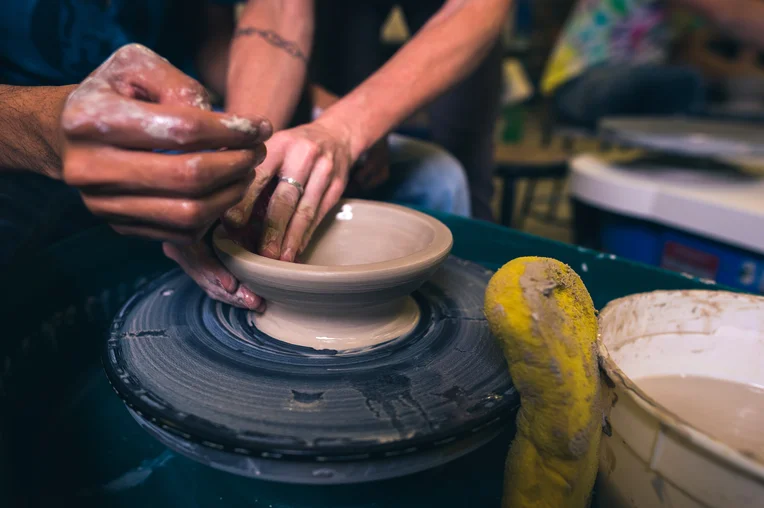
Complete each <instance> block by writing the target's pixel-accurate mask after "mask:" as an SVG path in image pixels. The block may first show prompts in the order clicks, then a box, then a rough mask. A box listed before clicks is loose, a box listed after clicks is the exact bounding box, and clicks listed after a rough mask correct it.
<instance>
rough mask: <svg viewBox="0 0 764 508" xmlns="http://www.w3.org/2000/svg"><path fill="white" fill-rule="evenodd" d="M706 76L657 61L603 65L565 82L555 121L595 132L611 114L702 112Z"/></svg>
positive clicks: (559, 92)
mask: <svg viewBox="0 0 764 508" xmlns="http://www.w3.org/2000/svg"><path fill="white" fill-rule="evenodd" d="M704 99H705V86H704V82H703V78H702V77H701V75H700V74H699V73H698V72H697V71H695V70H694V69H691V68H688V67H680V66H675V65H658V64H642V65H628V64H604V65H600V66H597V67H593V68H591V69H589V70H587V71H585V72H584V73H583V74H581V75H580V76H578V77H577V78H574V79H572V80H571V81H569V82H568V83H565V84H564V85H562V86H561V87H560V88H559V89H558V90H557V91H556V92H555V94H554V109H555V119H556V120H557V121H558V122H559V123H560V124H562V125H568V126H572V127H582V128H586V129H591V130H594V129H596V128H597V124H598V123H599V121H600V120H601V119H602V118H605V117H609V116H639V115H680V114H690V113H696V112H699V111H700V110H701V109H702V107H703V103H704Z"/></svg>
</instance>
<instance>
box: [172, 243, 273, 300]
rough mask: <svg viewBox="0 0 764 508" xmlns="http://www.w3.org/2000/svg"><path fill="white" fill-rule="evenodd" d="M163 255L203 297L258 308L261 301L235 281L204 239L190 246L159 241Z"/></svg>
mask: <svg viewBox="0 0 764 508" xmlns="http://www.w3.org/2000/svg"><path fill="white" fill-rule="evenodd" d="M163 250H164V253H165V255H166V256H167V257H168V258H170V259H172V260H173V261H175V262H176V263H178V264H179V265H180V267H181V268H183V271H185V272H186V273H187V274H188V275H189V276H190V277H191V278H192V279H194V282H196V283H197V284H198V285H199V287H201V288H202V289H203V290H204V292H205V293H207V296H209V297H210V298H212V299H213V300H218V301H220V302H223V303H227V304H229V305H233V306H234V307H241V308H244V309H249V310H256V311H262V310H263V309H264V307H265V302H263V300H262V298H260V297H259V296H257V295H255V294H254V293H253V292H252V291H250V290H249V289H247V288H246V287H244V286H242V285H240V284H239V281H238V280H236V277H234V276H233V274H232V273H231V272H229V271H228V270H226V268H225V267H224V266H223V265H222V264H221V263H220V261H219V260H218V258H217V256H215V253H214V252H213V250H212V247H211V246H210V245H209V243H207V242H206V241H205V240H202V241H200V242H198V243H196V244H193V245H183V246H177V245H174V244H172V243H169V242H165V243H164V244H163Z"/></svg>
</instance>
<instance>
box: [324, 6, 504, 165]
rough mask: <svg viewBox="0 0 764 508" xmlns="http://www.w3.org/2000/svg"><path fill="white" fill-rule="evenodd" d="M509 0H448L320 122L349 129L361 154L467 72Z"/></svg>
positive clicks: (488, 43)
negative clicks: (400, 47) (398, 49)
mask: <svg viewBox="0 0 764 508" xmlns="http://www.w3.org/2000/svg"><path fill="white" fill-rule="evenodd" d="M510 5H511V0H473V1H470V0H449V1H448V2H446V4H445V5H444V6H443V7H442V8H441V10H440V11H439V12H438V13H437V14H436V15H435V16H433V18H432V19H430V21H428V22H427V24H426V25H425V26H424V27H422V29H421V30H420V31H419V32H418V33H417V34H416V35H415V36H414V37H413V38H412V39H411V41H410V42H408V43H407V44H406V45H405V46H404V47H403V48H402V49H401V50H400V51H398V53H397V54H396V55H395V56H394V57H393V58H392V59H391V60H390V61H389V62H387V64H385V65H384V66H383V67H382V68H381V69H380V70H379V71H377V72H376V73H374V74H373V75H372V76H371V77H369V78H368V79H367V80H366V81H364V82H363V83H362V84H361V85H360V86H358V87H357V88H356V89H355V90H353V91H352V92H351V93H350V94H348V95H347V96H345V97H344V98H343V99H341V100H340V101H339V102H337V104H335V105H334V106H332V107H331V108H329V109H328V110H327V111H325V112H324V114H323V116H322V121H325V122H330V123H333V124H335V125H337V126H338V128H339V127H340V126H344V127H345V128H347V129H348V135H349V136H350V138H351V153H352V156H353V157H358V156H359V155H360V154H361V153H362V152H364V151H365V150H367V149H368V148H369V147H370V146H371V145H373V144H374V143H375V142H376V141H377V140H378V139H379V138H380V137H382V136H384V135H385V134H386V133H387V132H389V131H390V130H391V129H393V128H394V127H395V126H397V125H398V124H400V123H401V122H403V121H404V120H405V119H406V118H407V117H408V116H410V115H411V114H412V113H414V112H415V111H416V110H417V109H419V108H420V107H421V106H423V105H425V104H427V103H428V102H430V101H432V100H433V99H435V98H436V97H437V96H438V95H440V94H441V93H443V92H444V91H446V90H447V89H448V88H450V87H451V86H452V85H454V84H455V83H457V82H458V81H460V80H461V79H462V78H464V77H465V76H467V75H468V74H469V73H470V72H471V71H472V70H474V69H475V67H476V66H477V65H478V64H479V63H480V61H481V60H482V59H483V58H484V57H485V56H486V55H487V54H488V52H489V51H490V49H491V48H492V47H493V45H494V44H495V43H496V40H497V37H498V35H499V33H500V31H501V28H502V26H503V23H504V21H505V19H506V14H507V12H508V10H509V6H510Z"/></svg>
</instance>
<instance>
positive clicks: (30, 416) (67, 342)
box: [0, 215, 709, 508]
mask: <svg viewBox="0 0 764 508" xmlns="http://www.w3.org/2000/svg"><path fill="white" fill-rule="evenodd" d="M436 216H437V217H438V218H439V219H441V220H442V221H443V222H445V223H446V224H447V225H448V226H449V227H450V228H451V230H452V232H453V233H454V249H453V254H454V255H456V256H458V257H461V258H464V259H467V260H471V261H475V262H477V263H480V264H482V265H484V266H486V267H488V268H490V269H497V268H499V267H500V266H501V265H503V264H504V263H506V262H507V261H509V260H511V259H513V258H515V257H519V256H527V255H535V256H547V257H553V258H557V259H559V260H561V261H563V262H565V263H567V264H569V265H570V266H572V267H573V268H574V269H575V270H576V271H577V272H578V273H579V274H580V275H581V277H582V278H583V280H584V282H585V283H586V285H587V287H588V288H589V290H590V292H591V294H592V297H593V299H594V302H595V305H596V306H597V307H598V308H602V306H604V305H605V304H607V302H609V301H610V300H612V299H614V298H618V297H621V296H625V295H628V294H632V293H638V292H644V291H651V290H655V289H693V288H708V287H709V286H708V285H707V284H706V283H704V282H702V281H699V280H696V279H692V278H688V277H684V276H681V275H677V274H672V273H669V272H665V271H661V270H657V269H654V268H650V267H647V266H642V265H637V264H634V263H631V262H627V261H623V260H620V259H616V258H615V257H613V256H610V255H607V254H602V253H598V252H593V251H589V250H586V249H581V248H577V247H574V246H570V245H565V244H560V243H556V242H552V241H547V240H544V239H540V238H536V237H532V236H528V235H525V234H522V233H519V232H516V231H512V230H509V229H506V228H502V227H499V226H495V225H491V224H487V223H481V222H476V221H472V220H466V219H462V218H457V217H451V216H442V215H436ZM171 268H173V264H172V262H170V261H169V260H167V259H165V258H164V257H163V256H162V253H161V249H160V247H159V246H158V245H157V244H156V243H152V242H146V241H142V240H137V239H131V238H125V237H121V236H118V235H116V234H114V233H113V232H111V231H110V230H108V229H106V228H103V229H101V228H97V229H94V230H90V231H87V232H84V233H83V234H81V235H79V236H78V237H75V238H71V239H69V240H67V241H65V242H62V243H60V244H58V245H56V246H54V247H53V248H50V249H48V250H46V251H44V252H41V253H40V254H39V255H38V256H35V257H34V258H30V259H28V260H26V261H25V262H23V263H22V264H20V265H17V266H14V267H13V269H12V270H10V271H9V272H8V273H6V274H2V275H0V281H2V283H3V286H2V288H3V289H2V293H3V298H4V300H5V302H4V305H2V308H0V316H2V319H3V321H2V322H3V326H4V331H3V334H2V340H0V507H2V506H46V507H47V506H57V505H58V503H59V502H61V501H72V503H73V506H108V507H128V506H130V507H133V506H135V507H142V508H143V507H154V506H157V507H159V506H161V507H174V506H178V507H186V508H190V507H212V506H230V507H245V506H246V507H263V508H298V507H299V508H303V507H305V508H309V507H310V508H314V507H315V508H322V507H327V508H328V507H332V508H351V507H353V508H362V507H363V508H367V507H368V508H372V507H374V508H383V507H385V508H386V507H391V508H392V507H396V508H405V507H412V508H413V507H417V508H421V507H430V506H432V507H440V508H451V507H453V508H456V507H465V508H468V507H469V508H472V507H478V508H493V507H499V506H500V498H501V482H502V476H503V463H504V457H505V454H506V450H507V446H508V444H509V442H510V441H511V438H512V434H513V431H514V429H512V428H507V429H506V431H505V432H504V434H503V435H501V436H500V437H498V438H496V439H495V440H494V441H492V442H490V443H489V444H487V445H485V446H484V447H482V448H481V449H479V450H477V451H476V452H474V453H472V454H470V455H467V456H465V457H463V458H461V459H458V460H456V461H454V462H451V463H450V464H447V465H445V466H442V467H440V468H437V469H435V470H431V471H426V472H424V473H419V474H416V475H412V476H409V477H406V478H401V479H396V480H387V481H383V482H377V483H371V484H359V485H351V486H326V487H315V486H312V487H309V486H295V485H286V484H277V483H270V482H264V481H260V480H253V479H249V478H244V477H239V476H236V475H232V474H229V473H225V472H221V471H218V470H215V469H212V468H210V467H207V466H204V465H201V464H199V463H196V462H194V461H192V460H190V459H187V458H185V457H183V456H180V455H177V454H176V453H174V452H172V451H170V450H168V449H167V448H165V447H164V446H162V445H161V444H160V443H159V442H157V441H156V440H154V439H153V438H152V437H150V436H149V435H148V434H146V432H145V431H143V430H142V429H141V428H139V427H138V425H137V424H136V423H135V422H134V421H133V420H132V418H131V417H130V416H129V414H128V412H127V410H126V409H125V407H124V405H123V404H122V402H121V401H120V399H119V398H118V397H117V395H116V394H115V393H114V392H113V391H112V389H111V387H110V385H109V384H108V382H107V380H106V378H105V375H104V374H103V372H102V370H101V367H100V361H99V354H100V352H101V350H102V346H103V342H104V340H105V334H106V331H107V330H108V327H109V325H110V321H111V318H112V317H113V315H114V314H115V312H116V311H117V310H118V309H119V307H120V306H121V305H122V304H123V303H124V302H125V301H126V300H127V298H129V297H130V296H131V295H132V294H133V293H134V292H135V290H136V289H137V288H139V287H141V286H142V285H143V284H145V283H146V282H147V281H150V280H152V279H153V278H155V277H157V276H158V275H159V274H161V273H164V272H166V271H167V270H169V269H171Z"/></svg>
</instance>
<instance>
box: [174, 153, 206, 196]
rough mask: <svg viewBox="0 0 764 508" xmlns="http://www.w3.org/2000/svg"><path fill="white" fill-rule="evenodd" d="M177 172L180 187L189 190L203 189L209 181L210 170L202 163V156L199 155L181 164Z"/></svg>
mask: <svg viewBox="0 0 764 508" xmlns="http://www.w3.org/2000/svg"><path fill="white" fill-rule="evenodd" d="M176 174H177V176H176V178H177V180H178V183H179V185H180V187H181V188H182V189H185V190H186V191H189V192H196V191H201V190H203V189H204V187H205V186H206V184H207V183H208V182H207V175H208V172H207V171H206V168H205V167H204V165H203V164H201V157H200V156H198V155H197V156H195V157H192V158H191V159H188V160H187V161H185V162H183V163H181V164H179V165H178V167H177V169H176Z"/></svg>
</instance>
